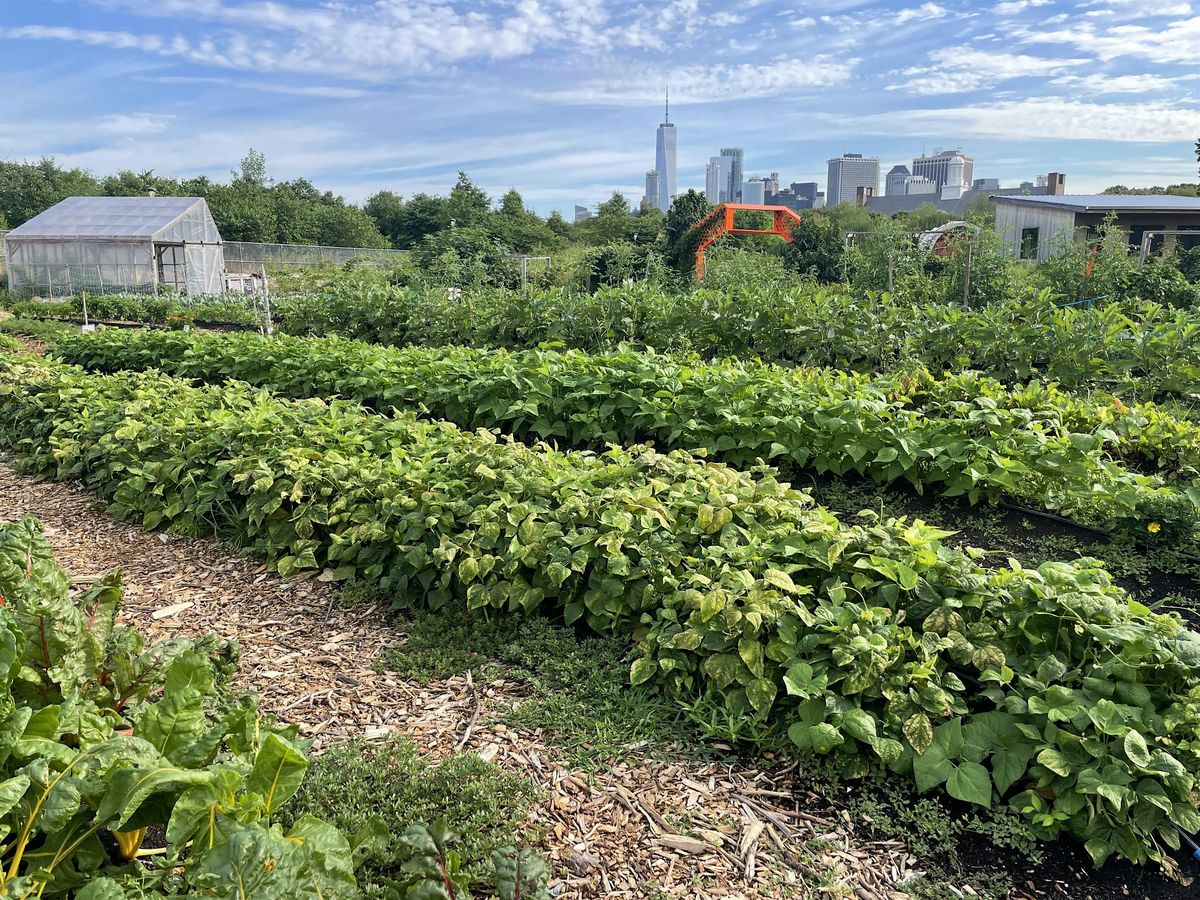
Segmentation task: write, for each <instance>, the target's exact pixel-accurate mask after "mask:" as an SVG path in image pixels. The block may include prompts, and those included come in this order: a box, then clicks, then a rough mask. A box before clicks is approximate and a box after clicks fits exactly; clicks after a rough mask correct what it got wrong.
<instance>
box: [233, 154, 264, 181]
mask: <svg viewBox="0 0 1200 900" xmlns="http://www.w3.org/2000/svg"><path fill="white" fill-rule="evenodd" d="M232 174H233V178H234V181H244V182H246V183H247V184H253V185H257V186H258V187H260V188H262V187H266V186H267V157H266V156H265V155H264V154H262V153H259V152H258V151H257V150H255V149H254V148H253V147H251V148H250V149H249V150H247V151H246V155H245V156H243V157H242V161H241V163H240V164H239V166H238V169H237V171H235V172H233V173H232Z"/></svg>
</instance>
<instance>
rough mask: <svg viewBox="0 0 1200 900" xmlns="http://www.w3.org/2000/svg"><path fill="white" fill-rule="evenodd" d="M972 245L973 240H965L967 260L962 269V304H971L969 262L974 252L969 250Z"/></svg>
mask: <svg viewBox="0 0 1200 900" xmlns="http://www.w3.org/2000/svg"><path fill="white" fill-rule="evenodd" d="M974 247H975V242H974V241H967V262H966V266H965V267H964V269H963V306H970V305H971V263H972V260H973V259H974V254H973V253H972V252H971V251H972V250H973V249H974Z"/></svg>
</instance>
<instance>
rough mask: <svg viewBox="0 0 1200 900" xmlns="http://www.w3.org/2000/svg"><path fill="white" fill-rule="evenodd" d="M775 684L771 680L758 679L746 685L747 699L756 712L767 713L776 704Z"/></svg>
mask: <svg viewBox="0 0 1200 900" xmlns="http://www.w3.org/2000/svg"><path fill="white" fill-rule="evenodd" d="M776 690H777V688H776V687H775V682H773V681H771V680H770V679H769V678H756V679H754V680H753V681H751V682H750V683H749V684H748V685H746V698H747V699H748V700H749V701H750V705H751V706H753V707H754V709H755V711H756V712H759V713H767V712H769V711H770V709H771V704H773V703H774V702H775V692H776Z"/></svg>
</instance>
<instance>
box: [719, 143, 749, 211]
mask: <svg viewBox="0 0 1200 900" xmlns="http://www.w3.org/2000/svg"><path fill="white" fill-rule="evenodd" d="M721 155H722V156H727V157H729V187H728V188H727V193H726V196H725V199H726V200H728V201H729V202H730V203H740V202H741V199H742V173H743V167H744V166H745V163H746V151H745V150H743V149H742V148H741V147H722V148H721Z"/></svg>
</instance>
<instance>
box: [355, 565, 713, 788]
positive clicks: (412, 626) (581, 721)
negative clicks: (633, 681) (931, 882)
mask: <svg viewBox="0 0 1200 900" xmlns="http://www.w3.org/2000/svg"><path fill="white" fill-rule="evenodd" d="M350 596H351V597H354V596H361V592H360V591H359V590H358V589H357V588H353V589H352V590H351V592H350ZM397 627H399V628H400V629H401V630H402V631H404V632H405V633H406V634H407V635H408V639H407V640H406V641H405V642H404V643H403V644H401V645H400V646H397V647H392V648H389V649H388V650H385V651H384V652H383V653H382V654H381V655H380V658H379V660H378V663H377V664H378V666H379V668H380V669H386V670H387V671H389V672H392V673H394V674H396V675H398V676H399V677H401V678H406V679H410V680H414V681H421V682H428V681H433V680H436V679H440V678H446V677H449V676H451V675H458V674H462V673H463V672H466V671H467V670H471V671H472V672H473V673H474V675H475V677H476V678H482V679H488V678H495V677H504V678H505V679H508V680H510V681H517V682H520V683H522V684H524V685H526V686H527V687H528V689H529V692H530V693H529V696H528V697H527V698H526V699H524V700H521V701H520V702H518V703H517V704H516V705H515V706H513V707H512V709H510V710H509V711H507V712H506V713H505V714H504V715H503V718H504V720H505V722H507V723H508V724H510V725H512V726H513V727H516V728H522V729H530V730H533V729H540V730H541V732H542V733H543V734H544V735H545V736H546V738H547V739H548V740H550V741H551V742H552V743H554V744H556V745H559V746H561V747H564V748H569V750H570V753H571V756H572V760H573V762H574V763H575V764H576V765H580V766H583V767H584V768H587V767H590V766H593V765H598V764H601V763H603V762H604V761H606V760H611V759H613V758H616V757H618V756H621V755H624V754H626V753H628V752H629V751H630V749H632V748H635V747H638V748H640V747H646V748H650V749H651V750H654V749H659V750H665V749H666V748H667V747H676V748H678V746H679V745H680V744H681V743H682V745H683V746H685V747H687V746H695V742H690V741H688V740H687V736H688V732H689V729H688V728H687V724H686V722H685V721H684V719H683V716H682V712H681V710H680V708H679V707H678V706H677V705H676V704H675V703H673V702H672V701H670V700H669V699H666V698H664V697H663V695H662V694H661V693H660V692H655V691H651V690H647V689H645V688H640V687H631V686H630V685H629V647H628V643H627V642H626V641H624V640H622V639H620V638H613V637H597V636H592V635H584V636H580V635H578V634H577V633H576V632H575V630H574V629H571V628H568V627H566V626H563V625H558V624H555V623H553V622H551V621H550V620H549V619H546V618H544V617H541V616H519V615H512V616H498V617H495V618H490V619H489V618H486V617H484V616H482V615H478V614H472V615H466V616H464V614H463V612H462V610H460V609H457V608H455V609H444V610H439V611H436V612H419V613H414V614H412V615H411V616H408V617H406V618H403V619H400V620H398V621H397ZM704 749H706V750H708V751H709V752H711V750H712V748H704ZM698 752H700V751H698Z"/></svg>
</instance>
